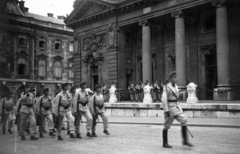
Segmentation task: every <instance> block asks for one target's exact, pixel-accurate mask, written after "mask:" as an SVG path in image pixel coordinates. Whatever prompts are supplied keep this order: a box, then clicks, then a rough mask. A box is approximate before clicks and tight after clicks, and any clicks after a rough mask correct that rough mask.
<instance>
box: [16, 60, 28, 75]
mask: <svg viewBox="0 0 240 154" xmlns="http://www.w3.org/2000/svg"><path fill="white" fill-rule="evenodd" d="M17 64H18V75H25V74H26V69H27V67H26V60H25V59H23V58H19V59H18V62H17Z"/></svg>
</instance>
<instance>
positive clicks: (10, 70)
mask: <svg viewBox="0 0 240 154" xmlns="http://www.w3.org/2000/svg"><path fill="white" fill-rule="evenodd" d="M0 5H1V8H0V11H1V12H0V21H1V22H0V81H1V83H0V93H1V95H4V93H5V91H6V90H10V91H12V93H13V96H14V98H18V97H19V96H20V94H21V92H22V91H24V90H25V89H26V88H27V87H28V88H33V89H36V90H37V91H40V90H42V89H43V88H44V87H48V88H50V93H51V94H52V95H54V94H55V93H57V92H58V91H59V90H60V84H61V83H63V82H69V83H72V81H73V78H74V76H73V58H72V55H73V30H72V29H71V28H68V27H67V26H66V25H65V23H64V19H65V17H64V16H58V18H54V17H53V14H51V13H48V16H41V15H37V14H33V13H30V12H28V8H26V7H25V6H24V1H18V0H2V1H1V2H0Z"/></svg>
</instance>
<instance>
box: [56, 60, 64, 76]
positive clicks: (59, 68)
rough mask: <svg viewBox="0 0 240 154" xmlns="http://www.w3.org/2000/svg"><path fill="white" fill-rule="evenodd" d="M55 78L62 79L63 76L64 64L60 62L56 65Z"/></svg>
mask: <svg viewBox="0 0 240 154" xmlns="http://www.w3.org/2000/svg"><path fill="white" fill-rule="evenodd" d="M54 76H55V77H61V76H62V64H61V62H60V61H56V62H55V63H54Z"/></svg>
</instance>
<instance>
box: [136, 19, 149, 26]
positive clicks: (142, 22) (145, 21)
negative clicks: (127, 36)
mask: <svg viewBox="0 0 240 154" xmlns="http://www.w3.org/2000/svg"><path fill="white" fill-rule="evenodd" d="M138 24H139V26H142V27H145V26H150V23H149V21H148V20H141V21H139V22H138Z"/></svg>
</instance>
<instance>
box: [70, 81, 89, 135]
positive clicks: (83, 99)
mask: <svg viewBox="0 0 240 154" xmlns="http://www.w3.org/2000/svg"><path fill="white" fill-rule="evenodd" d="M80 87H81V90H80V91H79V92H78V93H76V94H75V97H74V101H73V111H74V115H75V118H76V119H75V125H76V127H75V132H76V134H77V138H82V137H81V134H80V120H81V117H82V115H84V117H85V118H86V120H87V125H86V128H87V136H88V137H92V134H91V127H92V115H91V113H90V111H89V107H88V91H86V88H87V83H86V82H85V81H83V82H81V83H80Z"/></svg>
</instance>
